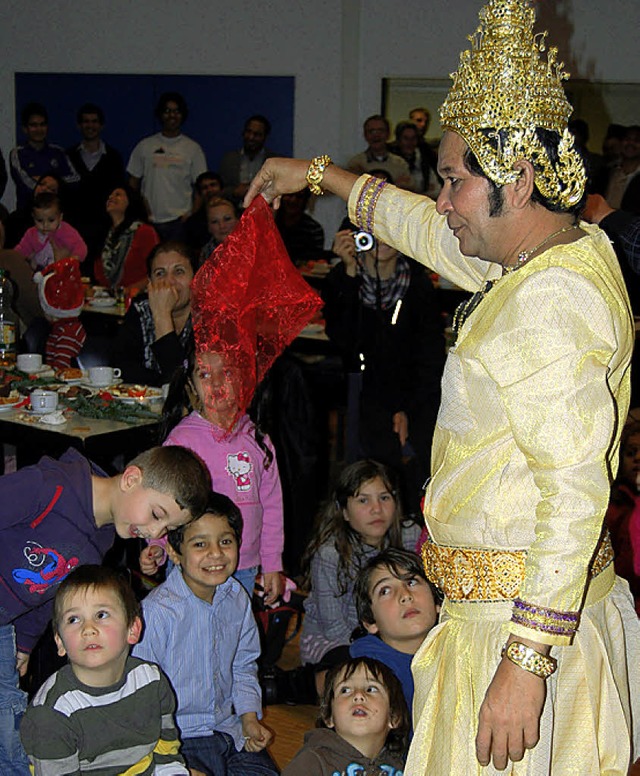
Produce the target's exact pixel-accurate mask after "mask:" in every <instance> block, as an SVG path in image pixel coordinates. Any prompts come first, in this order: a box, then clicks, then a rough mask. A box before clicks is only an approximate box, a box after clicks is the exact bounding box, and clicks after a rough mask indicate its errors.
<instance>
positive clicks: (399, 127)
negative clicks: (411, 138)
mask: <svg viewBox="0 0 640 776" xmlns="http://www.w3.org/2000/svg"><path fill="white" fill-rule="evenodd" d="M408 129H410V130H411V131H412V132H415V135H416V137H417V138H418V140H419V139H420V132H419V131H418V127H416V125H415V124H414V123H413V121H407V120H406V119H403V120H402V121H399V122H398V123H397V124H396V130H395V131H396V143H397V142H399V140H400V135H402V133H403V132H406V131H407V130H408Z"/></svg>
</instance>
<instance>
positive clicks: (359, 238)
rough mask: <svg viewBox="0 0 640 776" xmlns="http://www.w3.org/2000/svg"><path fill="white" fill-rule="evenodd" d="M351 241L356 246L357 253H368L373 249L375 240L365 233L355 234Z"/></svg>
mask: <svg viewBox="0 0 640 776" xmlns="http://www.w3.org/2000/svg"><path fill="white" fill-rule="evenodd" d="M353 240H354V242H355V244H356V251H358V253H366V251H370V250H371V249H372V248H374V247H375V244H376V238H375V237H374V236H373V235H372V234H369V232H365V231H360V232H355V233H354V235H353Z"/></svg>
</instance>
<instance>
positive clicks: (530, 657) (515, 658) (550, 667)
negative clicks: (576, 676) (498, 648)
mask: <svg viewBox="0 0 640 776" xmlns="http://www.w3.org/2000/svg"><path fill="white" fill-rule="evenodd" d="M505 655H506V656H507V658H508V659H509V660H510V661H511V662H512V663H515V664H516V665H517V666H519V667H520V668H523V669H524V670H525V671H529V673H531V674H535V675H536V676H539V677H540V678H541V679H548V678H549V677H550V676H551V674H553V673H554V672H555V670H556V668H557V667H558V661H557V660H556V659H555V658H554V657H548V656H547V655H543V654H542V653H540V652H537V651H536V650H535V649H533V647H528V646H527V645H526V644H523V643H522V642H521V641H512V642H511V644H508V645H505V646H504V647H503V648H502V656H503V657H504V656H505Z"/></svg>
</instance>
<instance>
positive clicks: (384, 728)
mask: <svg viewBox="0 0 640 776" xmlns="http://www.w3.org/2000/svg"><path fill="white" fill-rule="evenodd" d="M320 714H321V718H320V720H319V722H318V727H319V728H320V729H319V730H313V731H311V732H310V733H307V734H306V736H305V743H304V747H303V748H302V749H301V750H300V751H299V752H298V754H297V755H296V756H295V757H294V759H293V760H292V761H291V762H290V763H289V765H287V767H286V768H285V769H284V770H283V771H282V776H300V774H305V776H334V774H339V773H343V774H350V773H384V774H387V776H402V773H403V771H404V753H405V750H406V745H407V736H408V732H409V712H408V710H407V706H406V704H405V702H404V698H403V695H402V689H401V687H400V682H399V681H398V680H397V679H396V677H395V676H394V675H393V672H392V671H391V670H390V669H389V668H387V667H386V666H385V665H383V664H382V663H379V662H378V661H377V660H372V659H371V658H366V657H360V658H354V659H352V660H348V661H347V662H345V663H343V664H342V665H337V666H334V668H332V669H331V671H329V673H328V674H327V681H326V684H325V688H324V693H323V697H322V702H321V708H320Z"/></svg>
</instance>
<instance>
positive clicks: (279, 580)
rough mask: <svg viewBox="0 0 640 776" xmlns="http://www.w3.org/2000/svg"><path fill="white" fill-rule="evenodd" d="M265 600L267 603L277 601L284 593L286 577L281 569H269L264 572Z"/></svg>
mask: <svg viewBox="0 0 640 776" xmlns="http://www.w3.org/2000/svg"><path fill="white" fill-rule="evenodd" d="M262 576H263V583H262V584H263V587H264V602H265V604H267V605H270V604H273V603H275V602H276V601H277V600H278V598H279V597H280V596H281V595H282V594H283V593H284V577H283V576H282V574H281V573H280V572H279V571H269V572H268V573H267V574H263V575H262Z"/></svg>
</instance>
